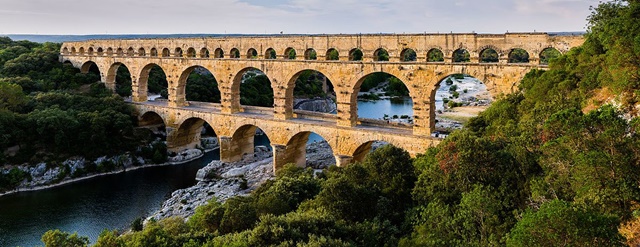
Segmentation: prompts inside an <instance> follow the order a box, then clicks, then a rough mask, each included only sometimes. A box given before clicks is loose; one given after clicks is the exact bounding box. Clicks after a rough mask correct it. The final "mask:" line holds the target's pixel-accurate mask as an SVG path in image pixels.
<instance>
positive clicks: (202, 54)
mask: <svg viewBox="0 0 640 247" xmlns="http://www.w3.org/2000/svg"><path fill="white" fill-rule="evenodd" d="M200 58H209V49H207V48H202V49H200Z"/></svg>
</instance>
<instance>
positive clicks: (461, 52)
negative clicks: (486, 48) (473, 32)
mask: <svg viewBox="0 0 640 247" xmlns="http://www.w3.org/2000/svg"><path fill="white" fill-rule="evenodd" d="M452 60H453V61H452V62H454V63H468V62H470V61H471V55H469V52H468V51H467V50H466V49H464V48H460V49H457V50H455V51H454V52H453V58H452Z"/></svg>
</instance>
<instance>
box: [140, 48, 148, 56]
mask: <svg viewBox="0 0 640 247" xmlns="http://www.w3.org/2000/svg"><path fill="white" fill-rule="evenodd" d="M146 55H147V54H146V51H145V50H144V48H143V47H140V48H139V49H138V56H139V57H144V56H146Z"/></svg>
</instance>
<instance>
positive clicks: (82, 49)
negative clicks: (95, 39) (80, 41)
mask: <svg viewBox="0 0 640 247" xmlns="http://www.w3.org/2000/svg"><path fill="white" fill-rule="evenodd" d="M78 55H81V56H82V55H84V47H80V49H78Z"/></svg>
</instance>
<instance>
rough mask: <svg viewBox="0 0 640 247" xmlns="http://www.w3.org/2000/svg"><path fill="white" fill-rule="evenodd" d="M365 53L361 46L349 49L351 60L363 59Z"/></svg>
mask: <svg viewBox="0 0 640 247" xmlns="http://www.w3.org/2000/svg"><path fill="white" fill-rule="evenodd" d="M363 57H364V53H362V50H360V48H353V49H351V50H350V51H349V61H362V58H363Z"/></svg>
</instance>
